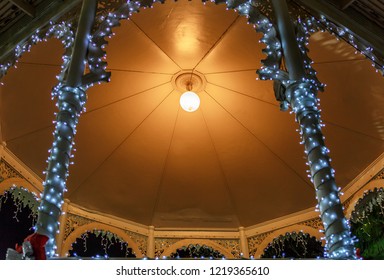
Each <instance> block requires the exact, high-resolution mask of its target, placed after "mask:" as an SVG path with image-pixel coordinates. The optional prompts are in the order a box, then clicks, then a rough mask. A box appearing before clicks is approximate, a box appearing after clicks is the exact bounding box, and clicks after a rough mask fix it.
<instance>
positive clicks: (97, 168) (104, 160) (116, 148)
mask: <svg viewBox="0 0 384 280" xmlns="http://www.w3.org/2000/svg"><path fill="white" fill-rule="evenodd" d="M173 91H174V90H173V89H172V90H171V91H170V92H169V93H168V94H167V95H166V96H165V97H164V98H163V99H162V100H161V101H160V103H159V104H158V105H156V107H155V108H154V109H153V110H152V111H151V112H150V113H149V114H148V115H147V116H146V117H145V118H144V119H143V120H142V121H141V122H140V123H139V124H138V125H137V126H136V127H135V128H134V129H133V130H132V131H131V132H130V133H129V134H128V135H127V136H126V137H125V138H124V139H123V141H121V142H120V144H118V145H117V146H116V147H115V148H114V149H113V150H112V151H111V152H110V153H109V155H108V156H106V157H105V158H104V159H103V161H102V162H101V163H100V164H99V165H98V166H97V167H96V168H95V169H94V170H93V171H92V173H91V174H90V175H89V176H87V177H86V178H85V179H84V180H83V181H82V182H80V183H79V184H78V185H77V186H73V188H71V190H70V191H68V197H70V196H71V195H72V194H73V193H75V192H76V191H77V190H78V189H79V187H80V186H81V185H83V184H84V183H85V182H87V181H88V180H89V179H90V178H91V177H92V176H93V174H95V173H96V172H97V171H98V170H99V169H100V168H101V167H102V166H103V165H104V163H106V162H107V160H108V159H110V158H111V157H112V155H113V154H114V153H115V152H116V151H117V150H118V149H119V148H120V147H121V146H122V145H123V144H124V143H125V142H126V141H127V140H128V139H129V137H131V136H132V135H133V134H134V133H135V132H136V131H137V129H138V128H139V127H140V126H141V125H142V124H143V123H144V122H145V121H146V120H147V119H148V118H149V116H151V115H152V114H153V112H155V111H156V109H157V108H159V106H160V105H161V104H163V102H164V101H165V100H166V99H167V98H168V97H169V96H170V95H171V94H172V92H173Z"/></svg>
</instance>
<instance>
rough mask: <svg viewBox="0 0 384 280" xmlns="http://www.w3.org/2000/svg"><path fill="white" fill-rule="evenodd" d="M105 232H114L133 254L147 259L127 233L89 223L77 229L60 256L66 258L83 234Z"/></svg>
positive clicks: (68, 239)
mask: <svg viewBox="0 0 384 280" xmlns="http://www.w3.org/2000/svg"><path fill="white" fill-rule="evenodd" d="M95 229H96V230H105V231H109V232H112V233H114V234H116V235H117V236H118V237H120V238H121V239H122V240H123V241H125V242H127V243H128V245H129V247H131V248H132V250H133V252H134V253H135V255H136V257H137V258H142V257H145V256H144V254H143V253H142V252H141V251H140V249H139V247H138V245H137V244H136V243H135V242H134V241H133V240H132V239H131V238H130V237H129V235H128V234H127V233H125V232H124V231H123V230H121V229H118V228H115V227H112V226H109V225H105V224H102V223H97V222H93V223H89V224H86V225H83V226H80V227H78V228H76V229H75V230H74V231H73V232H72V233H71V234H70V235H69V236H68V237H67V238H66V239H65V240H64V241H63V245H62V249H61V252H60V256H63V257H65V256H66V254H68V252H69V250H71V248H72V243H74V242H75V241H76V238H79V237H80V236H81V235H82V234H83V233H85V232H87V231H93V230H95Z"/></svg>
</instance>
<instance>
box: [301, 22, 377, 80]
mask: <svg viewBox="0 0 384 280" xmlns="http://www.w3.org/2000/svg"><path fill="white" fill-rule="evenodd" d="M300 23H301V27H302V28H303V31H304V33H305V34H306V35H307V37H308V38H309V36H311V35H312V34H313V33H316V32H318V31H321V32H324V31H327V32H329V33H330V34H332V35H334V36H336V37H338V38H340V39H343V40H344V41H346V42H347V43H348V44H349V45H351V46H352V47H353V48H354V49H356V51H358V52H360V53H361V54H362V55H364V56H365V57H366V58H367V59H369V60H370V61H371V62H372V66H373V67H374V68H375V69H376V72H380V73H381V74H382V75H384V67H383V66H382V62H383V60H382V58H381V57H378V56H377V55H376V54H375V50H374V49H373V48H372V47H371V46H369V45H368V44H367V43H366V42H364V41H363V40H359V39H358V38H355V37H354V36H353V34H352V32H351V31H350V30H348V29H346V28H344V27H342V26H339V25H337V24H335V23H333V22H332V21H329V20H327V19H326V18H325V17H324V16H322V17H321V18H320V19H316V18H314V17H313V16H307V17H306V18H305V19H303V20H301V21H300ZM308 38H307V39H308Z"/></svg>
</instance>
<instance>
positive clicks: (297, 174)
mask: <svg viewBox="0 0 384 280" xmlns="http://www.w3.org/2000/svg"><path fill="white" fill-rule="evenodd" d="M205 92H206V93H207V95H208V96H209V97H210V98H212V100H214V101H215V102H216V103H217V104H218V105H219V106H220V107H221V108H223V110H224V111H225V112H226V113H227V114H229V115H230V116H231V117H232V118H233V119H234V120H235V121H236V122H237V123H238V124H239V125H240V126H242V127H243V128H244V129H245V130H246V131H248V133H250V134H251V135H252V136H253V137H254V138H255V139H256V140H257V141H258V142H259V143H260V144H262V145H263V146H264V148H265V149H267V150H268V151H269V152H270V153H271V154H272V155H273V156H274V157H275V158H276V159H278V160H279V161H280V162H281V163H282V164H283V165H284V166H285V167H286V168H287V169H288V170H290V171H291V173H293V174H295V176H297V177H298V178H300V180H302V181H303V182H304V183H305V184H306V185H308V186H309V187H311V188H313V186H312V184H310V183H309V182H308V181H307V180H306V179H305V178H303V177H301V175H300V174H299V173H298V172H297V171H296V170H295V169H293V168H292V167H291V165H289V164H288V163H287V162H285V160H283V159H282V158H281V157H279V155H277V154H276V153H275V152H274V151H273V150H272V149H271V148H270V147H269V146H268V145H267V144H266V143H264V142H263V141H262V140H261V139H260V138H259V137H257V136H256V134H255V133H253V132H252V131H251V130H250V129H249V128H248V127H246V126H245V125H244V124H243V123H242V122H241V121H240V120H239V119H238V118H236V117H235V116H234V115H233V114H232V113H231V112H229V111H228V110H227V109H226V108H225V107H224V106H223V105H222V104H220V102H218V101H217V100H216V99H215V98H214V97H213V96H212V95H211V94H209V92H208V91H205Z"/></svg>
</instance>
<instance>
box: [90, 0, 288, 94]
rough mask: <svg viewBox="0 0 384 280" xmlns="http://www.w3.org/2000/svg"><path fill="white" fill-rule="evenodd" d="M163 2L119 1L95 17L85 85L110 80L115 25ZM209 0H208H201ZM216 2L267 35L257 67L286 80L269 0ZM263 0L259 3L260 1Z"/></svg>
mask: <svg viewBox="0 0 384 280" xmlns="http://www.w3.org/2000/svg"><path fill="white" fill-rule="evenodd" d="M156 2H159V3H164V2H165V0H138V1H129V2H125V3H122V4H120V5H116V7H113V9H112V11H110V12H109V13H108V15H100V16H99V17H98V18H97V19H96V21H97V23H98V25H97V29H96V31H95V32H94V33H93V36H92V38H91V41H90V45H89V52H88V64H89V70H90V73H88V74H87V75H86V76H85V77H84V81H85V83H86V84H85V85H84V86H85V87H86V88H88V87H91V86H93V84H94V83H95V82H101V81H109V79H110V75H111V74H110V73H109V72H106V68H107V61H106V56H107V53H106V51H105V50H104V48H105V47H106V46H107V44H108V41H107V38H112V36H113V35H114V34H113V32H112V28H114V27H117V26H119V25H120V21H121V20H123V19H129V18H130V17H131V16H132V14H134V13H138V12H139V10H140V9H141V8H143V9H145V8H152V7H153V5H154V4H155V3H156ZM202 2H203V3H204V2H206V0H202ZM211 2H214V3H215V4H217V5H218V4H224V3H225V4H226V5H227V7H228V9H233V10H235V11H237V12H238V13H239V14H240V15H242V16H245V17H247V18H248V23H249V24H252V25H253V27H254V28H255V30H256V32H260V33H262V34H263V35H264V36H263V38H262V39H261V42H263V43H264V44H266V45H267V47H266V48H265V49H263V53H265V54H266V55H267V58H266V59H264V60H262V64H263V67H262V69H260V70H258V71H257V73H258V74H259V77H260V79H262V80H272V79H282V80H287V79H288V74H287V73H286V72H285V71H283V70H281V69H280V62H281V58H282V50H281V43H280V40H279V39H278V37H277V31H276V28H275V26H274V24H273V23H272V22H271V21H270V19H269V18H268V13H270V12H271V11H269V10H268V9H267V8H265V7H266V6H269V5H267V4H269V2H268V1H257V2H252V1H243V0H211ZM259 2H260V3H259Z"/></svg>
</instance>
